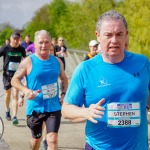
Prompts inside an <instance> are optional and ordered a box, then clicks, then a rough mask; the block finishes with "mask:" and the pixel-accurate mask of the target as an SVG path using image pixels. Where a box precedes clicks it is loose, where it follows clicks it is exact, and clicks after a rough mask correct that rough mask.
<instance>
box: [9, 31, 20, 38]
mask: <svg viewBox="0 0 150 150" xmlns="http://www.w3.org/2000/svg"><path fill="white" fill-rule="evenodd" d="M11 36H12V38H20V33H19V32H17V31H14V32H13V33H12V35H11Z"/></svg>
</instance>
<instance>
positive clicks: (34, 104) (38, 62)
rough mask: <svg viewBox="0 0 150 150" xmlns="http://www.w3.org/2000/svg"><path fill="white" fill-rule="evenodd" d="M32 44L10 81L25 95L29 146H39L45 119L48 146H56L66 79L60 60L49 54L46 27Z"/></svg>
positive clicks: (36, 34)
mask: <svg viewBox="0 0 150 150" xmlns="http://www.w3.org/2000/svg"><path fill="white" fill-rule="evenodd" d="M34 44H35V53H34V54H31V55H30V56H29V57H27V58H26V59H24V60H23V61H22V62H21V64H20V65H19V68H18V70H17V71H16V73H15V75H14V77H13V79H12V82H11V83H12V86H14V87H15V88H17V89H19V90H20V91H22V92H23V93H24V94H25V97H26V98H27V101H26V102H27V103H26V115H27V125H28V127H29V128H30V129H31V132H32V139H31V145H32V149H34V150H38V149H39V146H40V141H41V137H42V125H43V122H45V125H46V131H47V144H48V149H50V148H51V149H54V150H55V149H57V146H58V130H59V126H60V120H61V103H62V101H63V98H64V95H65V92H66V90H67V86H68V79H67V77H66V75H65V72H64V68H63V63H62V62H61V60H59V58H56V57H55V56H52V55H50V54H49V51H50V48H51V38H50V35H49V33H48V32H47V31H45V30H41V31H37V32H36V33H35V38H34ZM24 76H26V80H27V86H25V85H23V84H22V83H21V82H20V79H21V78H23V77H24ZM59 77H60V80H61V81H63V83H64V89H63V91H62V93H61V94H59V86H58V78H59ZM59 95H60V96H61V97H60V99H59Z"/></svg>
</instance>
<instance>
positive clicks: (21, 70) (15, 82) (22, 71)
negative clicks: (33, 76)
mask: <svg viewBox="0 0 150 150" xmlns="http://www.w3.org/2000/svg"><path fill="white" fill-rule="evenodd" d="M30 70H31V61H30V58H29V57H27V58H25V59H24V60H22V61H21V63H20V64H19V67H18V69H17V71H16V72H15V74H14V76H13V78H12V80H11V84H12V86H13V87H15V88H16V89H18V90H20V91H22V92H23V93H24V94H25V96H26V97H27V98H28V99H33V98H34V97H35V95H34V93H33V91H32V90H30V89H28V88H27V87H26V85H23V84H22V82H21V79H22V78H23V77H24V76H26V75H28V73H29V72H30Z"/></svg>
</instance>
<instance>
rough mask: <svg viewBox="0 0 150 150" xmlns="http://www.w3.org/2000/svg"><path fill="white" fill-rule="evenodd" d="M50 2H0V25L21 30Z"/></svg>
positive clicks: (47, 0) (6, 0)
mask: <svg viewBox="0 0 150 150" xmlns="http://www.w3.org/2000/svg"><path fill="white" fill-rule="evenodd" d="M51 1H52V0H0V24H2V23H9V24H11V25H13V26H14V27H16V28H22V26H23V25H25V24H26V22H28V21H30V19H31V18H32V17H33V16H34V13H35V12H36V11H37V10H38V9H39V8H40V7H42V6H43V5H44V4H48V3H50V2H51Z"/></svg>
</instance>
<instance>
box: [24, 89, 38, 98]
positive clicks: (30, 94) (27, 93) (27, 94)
mask: <svg viewBox="0 0 150 150" xmlns="http://www.w3.org/2000/svg"><path fill="white" fill-rule="evenodd" d="M24 93H25V97H26V98H27V99H30V100H32V99H34V98H35V97H36V95H35V93H34V91H32V90H30V89H26V91H24Z"/></svg>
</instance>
